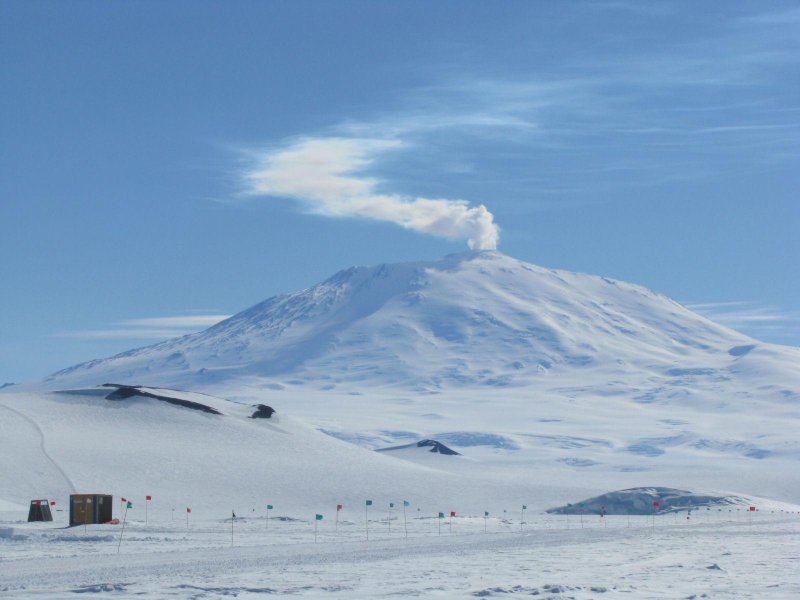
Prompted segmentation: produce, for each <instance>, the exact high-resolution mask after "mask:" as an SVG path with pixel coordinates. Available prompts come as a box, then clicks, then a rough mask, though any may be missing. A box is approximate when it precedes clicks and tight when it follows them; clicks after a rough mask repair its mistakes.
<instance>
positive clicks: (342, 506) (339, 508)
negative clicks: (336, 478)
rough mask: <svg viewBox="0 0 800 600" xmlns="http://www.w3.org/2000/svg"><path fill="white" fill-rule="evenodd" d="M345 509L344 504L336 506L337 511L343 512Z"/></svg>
mask: <svg viewBox="0 0 800 600" xmlns="http://www.w3.org/2000/svg"><path fill="white" fill-rule="evenodd" d="M343 508H344V505H342V504H337V505H336V510H342V509H343Z"/></svg>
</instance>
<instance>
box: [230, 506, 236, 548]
mask: <svg viewBox="0 0 800 600" xmlns="http://www.w3.org/2000/svg"><path fill="white" fill-rule="evenodd" d="M235 519H236V511H234V510H233V509H231V546H233V522H234V520H235Z"/></svg>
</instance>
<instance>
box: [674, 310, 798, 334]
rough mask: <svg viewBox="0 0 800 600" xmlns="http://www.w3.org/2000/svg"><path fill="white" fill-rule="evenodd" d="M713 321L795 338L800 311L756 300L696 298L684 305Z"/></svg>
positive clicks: (760, 332) (740, 328)
mask: <svg viewBox="0 0 800 600" xmlns="http://www.w3.org/2000/svg"><path fill="white" fill-rule="evenodd" d="M686 306H687V307H688V308H690V309H691V310H694V311H695V312H698V313H700V314H702V315H704V316H706V317H708V318H709V319H711V320H712V321H716V322H717V323H720V324H722V325H726V326H728V327H730V328H732V329H736V330H737V331H741V332H742V333H746V334H747V335H751V336H753V337H755V338H762V337H763V338H768V339H770V340H778V341H780V340H781V339H785V340H787V341H788V340H794V339H796V338H797V334H798V333H800V313H798V312H797V311H791V310H785V309H782V308H779V307H776V306H769V305H764V304H762V303H759V302H751V301H737V302H698V303H689V304H687V305H686Z"/></svg>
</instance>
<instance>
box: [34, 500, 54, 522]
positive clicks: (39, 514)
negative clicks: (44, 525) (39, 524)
mask: <svg viewBox="0 0 800 600" xmlns="http://www.w3.org/2000/svg"><path fill="white" fill-rule="evenodd" d="M52 520H53V513H51V512H50V501H49V500H47V499H46V498H42V499H40V500H31V507H30V508H29V509H28V523H30V522H32V521H52Z"/></svg>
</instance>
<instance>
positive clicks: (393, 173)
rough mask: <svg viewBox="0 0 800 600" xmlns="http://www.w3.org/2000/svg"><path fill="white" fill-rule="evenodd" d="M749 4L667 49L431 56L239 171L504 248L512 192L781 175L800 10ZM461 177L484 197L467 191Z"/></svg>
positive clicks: (795, 126)
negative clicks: (409, 79)
mask: <svg viewBox="0 0 800 600" xmlns="http://www.w3.org/2000/svg"><path fill="white" fill-rule="evenodd" d="M587 6H588V9H587V10H588V12H589V13H592V14H593V13H594V12H595V11H601V12H603V11H619V10H625V11H626V12H631V13H636V15H638V17H637V18H641V19H643V21H641V22H642V23H645V25H643V29H642V30H643V31H644V30H646V29H647V28H648V27H649V26H654V25H655V24H656V22H657V23H658V26H654V30H656V31H658V30H659V29H660V28H661V27H663V23H662V21H663V20H664V19H669V18H670V17H674V15H673V14H672V13H673V12H675V11H673V10H671V9H670V8H669V7H668V6H666V5H665V6H660V7H658V9H653V8H652V7H647V8H646V9H645V8H643V7H642V6H641V3H631V2H613V1H612V2H605V3H597V4H594V3H591V4H590V5H587ZM589 9H590V10H589ZM742 12H744V11H740V13H739V14H731V15H730V16H729V15H725V16H724V17H723V18H718V17H714V18H713V19H712V21H713V23H709V25H713V26H709V27H708V28H702V30H700V29H697V28H694V27H692V28H686V29H687V30H688V33H687V32H684V31H682V30H676V31H677V32H678V34H677V35H675V36H670V37H668V38H666V39H664V40H663V41H662V42H661V43H654V44H649V43H644V44H642V43H639V44H635V45H633V46H632V45H630V44H626V42H625V39H626V36H625V35H623V34H622V33H621V31H617V33H616V35H618V36H619V39H618V40H614V35H615V34H614V33H612V32H608V33H607V34H605V35H607V36H608V37H609V39H611V40H612V41H614V42H616V43H608V44H605V45H600V46H598V47H602V48H604V49H605V48H608V49H609V50H604V51H600V52H596V53H586V52H584V53H570V52H565V53H563V54H559V53H551V54H549V55H548V56H550V60H547V61H541V62H535V61H529V62H526V63H523V65H522V67H518V68H516V69H515V68H514V66H513V65H508V66H507V67H506V66H504V68H503V69H502V70H498V69H493V70H492V71H491V75H487V73H489V71H486V72H483V73H482V72H481V69H480V67H479V66H477V65H478V64H480V61H479V60H473V61H471V60H470V58H474V57H469V56H465V57H463V59H462V60H463V64H447V65H439V66H436V65H434V66H427V67H426V69H427V72H428V73H429V76H430V79H431V83H429V84H427V85H418V86H417V87H415V88H413V89H406V90H404V91H403V92H401V93H398V94H397V95H396V96H395V99H394V100H392V104H391V106H385V107H382V108H380V109H376V108H374V107H373V108H372V109H369V110H368V111H366V110H363V109H362V110H361V112H360V114H359V115H358V116H357V117H354V116H352V115H349V116H348V115H345V116H343V117H341V118H339V119H335V120H333V121H332V122H331V123H330V125H329V126H328V127H327V128H324V129H322V130H319V131H313V132H300V134H299V135H298V136H296V137H293V138H289V139H284V140H280V141H278V142H277V143H274V142H273V143H270V144H268V145H266V146H262V147H257V146H251V147H249V148H248V149H247V151H246V155H247V157H248V161H247V164H246V167H245V168H244V169H242V170H241V171H240V173H239V176H240V179H241V180H242V181H243V182H244V187H245V189H246V192H247V193H248V194H249V195H253V196H261V197H268V198H284V199H289V200H292V201H295V202H297V203H299V204H300V205H302V206H303V207H304V209H305V210H307V211H308V212H311V213H314V214H318V215H321V216H327V217H338V218H341V217H361V218H366V219H379V220H385V221H391V222H394V223H397V224H398V225H400V226H402V227H405V228H408V229H412V230H415V231H419V232H422V233H427V234H432V235H439V236H442V237H446V238H450V239H457V238H463V239H466V240H469V244H470V245H471V246H473V247H477V248H491V247H494V246H495V245H496V243H497V240H498V237H499V236H498V228H497V225H496V223H495V222H494V216H493V214H492V213H491V212H490V211H489V210H488V209H487V208H486V205H488V206H490V207H493V206H497V205H498V204H501V203H502V204H503V206H504V207H505V208H506V210H509V211H511V212H513V211H514V210H518V209H516V208H514V207H509V204H510V199H524V200H525V206H526V207H528V208H527V209H528V210H529V209H530V208H531V207H534V208H535V207H536V205H537V203H541V205H542V206H545V205H548V203H549V200H548V199H549V198H556V199H558V201H559V202H566V201H570V202H594V201H597V200H596V199H597V198H598V197H602V198H603V201H610V199H613V198H614V197H615V196H616V195H615V194H614V191H619V190H626V189H628V188H631V187H653V186H659V185H662V184H670V183H673V182H676V181H698V180H706V181H708V180H713V179H715V178H719V177H722V176H725V175H726V174H728V173H730V172H736V173H737V174H741V173H743V172H759V171H764V172H767V171H771V170H773V169H775V168H776V165H777V166H785V165H787V164H789V161H792V160H797V159H798V158H800V136H799V135H798V133H800V131H798V130H800V106H797V103H796V101H793V100H792V98H791V97H785V95H784V97H781V96H780V95H779V94H775V93H774V90H775V85H774V83H775V82H776V81H779V80H781V81H782V80H783V79H785V75H784V73H787V72H789V71H792V70H793V69H794V68H796V66H797V65H798V64H800V41H798V40H800V28H798V21H797V19H796V18H795V17H796V11H795V10H794V9H792V10H788V11H784V12H783V13H775V12H763V13H758V12H750V13H747V14H742ZM578 13H580V14H578ZM567 16H568V18H570V19H580V18H588V17H587V14H586V11H579V10H576V14H574V15H573V14H569V15H567ZM592 18H594V17H592ZM675 18H677V19H678V20H677V21H676V22H675V26H676V27H677V26H678V23H679V21H680V18H679V17H675ZM709 18H711V17H709ZM648 19H649V20H650V21H648ZM615 22H616V21H615ZM647 23H649V25H648V24H647ZM700 31H702V33H699V32H700ZM536 44H537V42H536V41H535V40H534V41H532V42H531V45H532V47H531V48H529V49H528V50H531V51H533V52H536V51H538V50H539V49H538V48H537V47H536ZM632 48H635V49H636V52H632V51H631V50H632ZM523 54H524V52H523V51H522V50H521V52H520V55H523ZM467 63H469V64H467ZM454 73H460V74H459V75H454ZM794 109H797V110H794ZM497 182H500V183H502V186H498V185H496V183H497ZM453 183H455V184H456V185H458V184H463V186H462V187H463V189H469V190H470V192H469V195H470V196H476V195H477V196H479V197H477V198H476V197H470V198H466V199H459V196H461V194H459V193H458V192H453V191H452V189H453V185H452V184H453ZM409 190H413V191H409ZM484 190H485V193H483V191H484ZM451 194H452V195H455V196H456V198H455V199H451ZM495 203H498V204H495ZM549 205H550V206H552V204H549ZM517 206H518V204H517ZM495 210H497V209H495Z"/></svg>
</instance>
